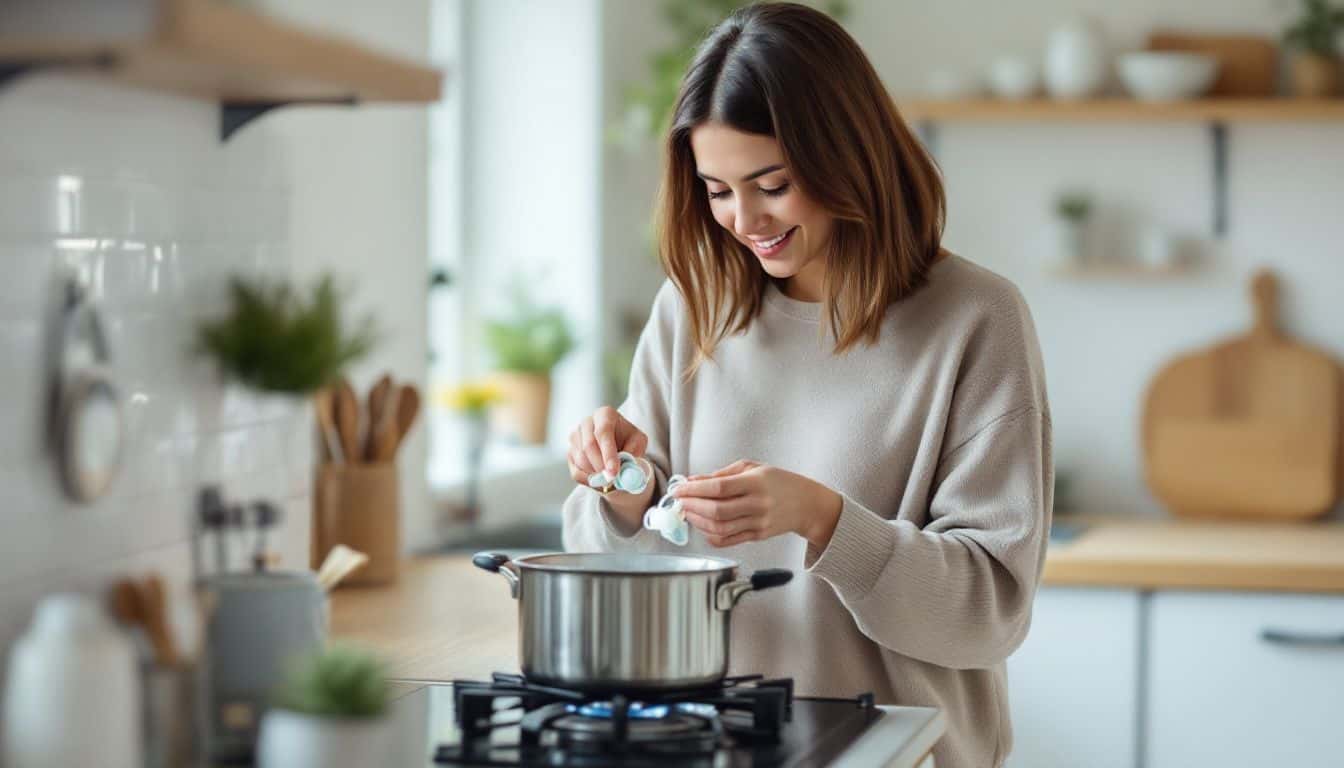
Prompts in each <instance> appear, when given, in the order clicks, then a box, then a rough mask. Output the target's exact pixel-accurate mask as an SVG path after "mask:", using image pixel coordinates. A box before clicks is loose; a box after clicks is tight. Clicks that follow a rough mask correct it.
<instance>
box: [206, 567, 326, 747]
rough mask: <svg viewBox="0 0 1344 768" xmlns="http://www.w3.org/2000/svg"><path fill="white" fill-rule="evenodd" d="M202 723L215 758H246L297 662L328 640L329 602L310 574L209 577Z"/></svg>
mask: <svg viewBox="0 0 1344 768" xmlns="http://www.w3.org/2000/svg"><path fill="white" fill-rule="evenodd" d="M206 585H207V588H208V590H209V592H210V593H211V594H213V596H214V597H213V598H212V601H213V603H214V610H213V611H212V613H211V616H210V622H209V632H208V635H207V637H206V644H207V650H206V654H207V659H208V663H207V667H206V675H207V679H208V684H207V685H206V693H205V696H206V702H205V703H206V712H207V715H206V726H207V728H208V731H209V737H208V741H209V744H210V748H209V754H210V756H211V757H212V758H214V759H216V760H229V761H232V760H249V759H251V757H252V754H253V748H254V746H255V744H256V739H257V729H258V728H259V726H260V724H261V717H262V715H264V714H265V712H266V708H267V707H268V706H269V703H270V700H271V697H272V695H273V694H274V693H275V689H276V686H277V685H279V684H280V682H281V681H282V680H283V679H284V675H285V672H286V671H287V670H288V668H289V665H290V664H291V663H292V662H293V661H294V660H295V659H296V658H298V657H301V656H303V655H304V654H307V653H311V652H313V651H315V650H317V649H319V648H320V647H321V646H322V644H323V643H324V642H325V640H326V636H327V597H326V592H325V591H324V590H323V589H322V588H321V587H320V586H319V585H318V583H317V577H316V575H315V574H313V573H311V572H308V571H273V572H258V573H228V574H223V575H220V576H215V577H212V578H209V579H207V580H206Z"/></svg>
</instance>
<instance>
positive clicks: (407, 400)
mask: <svg viewBox="0 0 1344 768" xmlns="http://www.w3.org/2000/svg"><path fill="white" fill-rule="evenodd" d="M419 413H420V390H418V389H416V388H415V385H414V384H404V385H402V387H401V395H400V396H399V397H398V398H397V440H396V443H394V444H393V446H392V452H393V453H396V451H397V449H398V448H400V447H401V444H402V442H403V441H404V440H405V439H406V433H407V432H410V431H411V427H412V426H414V424H415V417H416V415H417V414H419ZM389 458H390V457H389Z"/></svg>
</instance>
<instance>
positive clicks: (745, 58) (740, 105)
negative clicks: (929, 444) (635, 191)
mask: <svg viewBox="0 0 1344 768" xmlns="http://www.w3.org/2000/svg"><path fill="white" fill-rule="evenodd" d="M707 122H715V123H720V124H723V125H727V126H730V127H732V128H734V129H736V130H739V131H743V132H745V133H753V134H760V135H763V136H771V137H773V138H774V139H775V140H776V141H778V142H779V146H780V150H781V152H782V153H783V156H784V162H785V164H786V167H787V168H788V170H789V175H790V180H791V182H792V183H794V184H796V185H797V186H798V188H799V189H801V190H802V191H803V192H804V193H805V194H807V195H808V196H809V197H810V198H812V199H813V200H815V201H817V202H818V203H819V204H820V205H822V206H823V207H824V208H825V209H826V210H827V211H829V212H830V214H831V215H832V216H833V217H834V218H835V222H834V225H833V227H832V234H831V237H830V240H829V244H828V247H827V250H826V253H825V254H824V256H825V258H826V270H825V278H824V287H823V294H824V296H823V301H824V303H823V316H824V317H825V318H826V319H827V321H828V324H829V328H830V330H831V332H832V334H833V335H834V338H835V340H836V345H835V351H836V352H837V353H840V352H844V351H846V350H848V349H850V348H851V347H853V346H854V345H855V344H857V343H858V342H859V341H860V340H862V339H867V340H868V341H869V342H875V341H876V340H877V338H878V335H879V333H880V329H881V323H882V318H883V315H884V314H885V311H886V309H887V307H888V306H889V305H891V304H892V303H893V302H895V301H899V300H900V299H902V298H904V297H905V296H908V295H909V294H910V293H912V292H913V291H915V290H917V289H918V288H919V287H920V286H921V285H923V283H924V281H925V278H926V274H927V272H928V269H929V267H930V265H932V263H933V262H934V260H935V259H936V258H937V257H938V254H939V252H940V249H941V246H940V241H941V240H942V234H943V222H944V219H945V210H946V200H945V197H944V193H943V184H942V180H941V179H940V177H939V172H938V169H937V166H936V165H934V162H933V160H932V158H930V156H929V155H928V153H927V152H925V150H924V147H923V145H921V144H920V142H919V141H918V140H917V139H916V138H915V136H914V134H913V133H912V132H911V130H910V128H909V127H908V126H907V125H906V124H905V122H904V121H903V120H902V119H901V116H900V114H899V113H898V112H897V111H896V105H895V103H894V102H893V101H892V99H891V96H890V95H889V94H888V93H887V91H886V88H885V87H883V85H882V82H881V80H880V79H879V78H878V75H877V72H876V70H874V69H873V66H872V64H871V63H870V62H869V61H868V58H867V57H866V56H865V55H864V53H863V50H862V49H860V48H859V45H858V43H856V42H855V41H854V39H853V38H852V37H850V36H849V34H848V33H847V32H845V30H844V28H843V27H841V26H840V25H839V24H838V23H836V22H835V21H834V20H833V19H831V18H830V17H829V16H827V15H826V14H824V13H822V12H820V11H817V10H814V9H812V8H809V7H807V6H804V5H798V4H795V3H762V4H758V5H750V6H747V7H745V8H742V9H739V10H737V11H735V12H734V13H733V14H732V15H731V16H729V17H728V18H727V19H725V20H724V21H722V22H721V23H719V25H718V26H716V27H715V28H714V29H713V30H711V31H710V33H709V35H708V36H707V37H706V38H705V40H704V42H703V43H702V44H701V45H700V48H699V49H698V51H697V52H696V55H695V58H694V60H693V62H692V63H691V66H690V68H689V69H688V70H687V72H686V76H685V77H684V78H683V80H682V83H681V89H680V92H679V94H678V96H677V102H676V106H675V108H674V110H673V114H672V122H671V127H670V130H669V132H668V135H667V145H666V154H665V158H664V160H665V166H664V174H663V183H662V190H661V192H660V195H659V201H658V213H657V222H656V223H657V227H658V254H659V259H660V260H661V261H662V264H663V268H664V270H666V272H667V274H668V276H669V277H670V278H671V280H672V282H673V283H674V284H675V285H676V287H677V288H678V289H679V290H680V292H681V294H682V296H684V297H685V299H686V304H687V308H688V310H689V314H690V318H689V321H690V330H691V334H692V339H693V341H694V344H695V347H696V350H697V352H696V356H695V360H694V362H693V363H692V364H691V366H690V370H688V371H687V372H686V373H687V375H690V374H691V373H693V372H694V371H695V370H696V369H697V368H698V367H699V366H700V364H701V363H702V362H703V361H704V360H705V359H708V358H710V357H712V356H713V353H714V349H715V348H716V347H717V346H718V344H719V342H720V341H722V340H723V338H724V337H725V336H727V335H729V334H730V333H738V332H741V331H744V330H746V328H747V327H748V325H750V323H751V321H752V320H753V319H755V318H756V316H757V315H758V314H759V313H760V310H761V303H762V299H763V292H764V289H765V287H766V281H767V280H769V279H770V277H769V276H768V275H766V274H765V273H764V271H763V270H762V269H761V268H760V266H759V264H757V262H756V258H755V256H754V255H752V253H751V252H750V251H749V250H748V249H747V248H746V246H744V245H742V244H741V243H740V242H738V241H737V240H736V239H735V238H734V237H733V236H732V235H731V234H730V233H729V232H727V231H726V230H724V229H723V227H721V226H720V225H719V224H718V222H716V221H715V220H714V217H713V215H712V213H711V212H710V208H709V197H708V191H707V189H706V187H705V183H704V181H702V180H701V179H700V178H699V177H698V176H696V165H695V156H694V154H693V153H692V151H691V131H692V130H693V129H694V128H696V127H697V126H699V125H702V124H704V123H707ZM823 327H825V326H823Z"/></svg>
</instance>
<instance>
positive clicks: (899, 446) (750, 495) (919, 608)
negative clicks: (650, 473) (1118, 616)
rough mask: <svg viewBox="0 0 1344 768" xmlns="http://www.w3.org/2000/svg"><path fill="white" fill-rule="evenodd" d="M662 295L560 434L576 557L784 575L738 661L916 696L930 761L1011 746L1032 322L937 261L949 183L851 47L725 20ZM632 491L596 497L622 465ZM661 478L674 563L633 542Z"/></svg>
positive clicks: (1039, 386) (1021, 599)
mask: <svg viewBox="0 0 1344 768" xmlns="http://www.w3.org/2000/svg"><path fill="white" fill-rule="evenodd" d="M666 146H667V150H666V152H667V154H666V168H665V174H666V175H665V178H664V183H663V193H662V197H661V200H660V203H659V205H660V212H659V216H660V223H661V232H660V256H661V260H662V263H663V267H664V269H665V270H666V272H667V274H668V276H669V278H670V279H669V281H668V282H667V283H665V284H664V286H663V287H662V289H661V290H660V291H659V293H658V296H657V298H656V300H655V301H654V306H653V310H652V316H651V317H650V319H649V322H648V325H647V327H646V328H645V329H644V332H643V334H642V336H641V338H640V341H639V345H638V348H637V351H636V354H635V361H634V366H633V369H632V371H631V377H630V395H629V398H628V399H627V400H626V402H625V403H624V404H623V405H622V406H621V408H620V409H619V411H618V410H615V409H611V408H602V409H599V410H598V411H597V412H596V413H595V414H594V415H593V416H592V417H590V418H588V419H585V420H584V421H583V423H582V424H580V425H579V426H578V428H577V429H575V431H574V433H573V435H572V436H571V450H570V453H569V464H570V471H571V473H572V475H573V477H574V479H575V481H576V482H578V484H579V485H580V486H581V487H580V488H576V489H575V490H574V491H573V493H572V495H571V496H570V497H569V498H568V500H567V501H566V503H565V509H564V518H565V546H566V548H567V549H570V550H578V551H640V552H650V551H667V552H683V553H705V554H716V555H721V556H724V557H728V558H730V559H733V560H736V561H738V562H740V563H741V564H742V565H743V567H744V569H745V570H747V571H750V570H755V569H759V568H767V567H788V568H793V569H794V570H795V571H797V572H799V575H798V577H797V578H795V579H794V580H793V582H792V583H790V584H789V585H788V587H786V589H785V592H784V593H782V594H781V593H771V594H769V597H768V598H767V597H766V596H765V595H762V596H761V598H759V599H754V600H745V601H743V602H742V603H741V604H740V606H739V607H738V608H737V609H736V610H737V612H736V613H735V615H734V617H733V637H732V645H731V649H730V653H731V663H732V667H733V672H734V673H746V672H751V673H762V674H765V675H767V676H771V675H779V676H789V677H792V678H794V680H795V683H796V685H797V689H798V691H799V692H800V693H801V694H811V695H821V696H854V695H856V694H858V693H861V692H864V691H872V692H873V693H874V694H875V695H876V697H877V700H878V701H879V702H880V703H888V704H906V705H930V706H936V707H938V708H940V709H942V710H943V712H944V713H946V715H947V718H948V723H949V728H948V733H947V735H946V736H945V737H944V738H943V739H942V741H941V742H940V743H939V745H938V747H937V748H936V749H935V750H934V754H935V757H936V760H937V763H938V765H939V768H956V767H957V766H976V767H977V768H979V767H980V766H996V765H999V764H1001V763H1002V762H1003V760H1004V758H1005V756H1006V755H1007V754H1008V751H1009V749H1010V747H1011V744H1012V740H1011V729H1010V725H1009V715H1008V700H1007V690H1006V679H1005V672H1004V659H1006V658H1007V656H1008V655H1009V654H1010V653H1011V652H1012V651H1013V650H1014V649H1015V648H1016V647H1017V646H1018V645H1019V644H1020V643H1021V641H1022V639H1023V637H1024V636H1025V635H1026V633H1027V627H1028V624H1029V622H1030V615H1031V603H1032V598H1033V596H1034V594H1035V590H1036V583H1037V579H1038V577H1039V574H1040V570H1041V565H1042V562H1043V558H1044V553H1045V542H1046V533H1047V530H1048V528H1049V524H1050V515H1051V504H1052V487H1053V464H1052V460H1051V425H1050V411H1049V405H1048V403H1047V401H1046V391H1045V375H1044V373H1043V370H1042V364H1041V357H1040V350H1039V345H1038V342H1037V339H1036V334H1035V329H1034V327H1033V324H1032V321H1031V317H1030V313H1029V311H1028V309H1027V306H1026V304H1025V303H1024V301H1023V299H1022V296H1021V294H1020V293H1019V292H1018V291H1017V289H1016V288H1015V287H1014V286H1013V285H1012V284H1011V283H1009V282H1008V281H1007V280H1005V279H1004V278H1002V277H999V276H998V275H996V274H994V273H992V272H990V271H988V270H986V269H983V268H981V267H978V266H975V265H973V264H972V263H970V262H969V261H966V260H964V259H962V258H961V257H959V256H956V255H953V254H951V253H949V252H947V251H946V250H944V249H942V247H941V245H940V239H941V236H942V229H943V221H944V210H945V203H944V196H943V190H942V185H941V182H940V180H939V176H938V172H937V170H936V168H935V167H934V165H933V163H932V162H931V160H930V159H929V157H928V155H927V154H926V153H925V152H924V150H923V149H922V148H921V146H920V145H919V143H918V142H917V141H916V140H915V138H914V137H913V135H912V134H911V131H910V130H909V128H908V127H907V126H906V125H904V123H903V122H902V121H901V118H900V116H899V115H898V114H897V111H896V109H895V107H894V105H893V103H892V101H891V99H890V97H889V96H888V94H887V92H886V91H885V90H884V88H883V86H882V84H881V82H880V81H879V79H878V77H877V73H876V72H875V71H874V69H873V67H872V65H871V64H870V63H869V62H868V60H867V59H866V58H865V56H864V54H863V52H862V51H861V50H860V49H859V47H858V45H857V44H856V43H855V42H854V41H853V39H852V38H850V37H849V36H848V34H846V32H845V31H844V30H843V29H842V28H841V27H840V26H839V25H838V24H836V23H835V22H834V21H832V20H831V19H829V18H828V17H826V16H825V15H824V14H821V13H819V12H817V11H814V10H811V9H809V8H806V7H804V6H799V5H792V4H769V5H753V6H750V7H747V8H745V9H742V10H740V11H737V12H736V13H734V14H733V15H732V16H731V17H729V18H728V19H727V20H725V21H724V22H722V23H721V24H720V25H719V26H718V27H716V28H715V29H714V30H713V31H712V32H711V33H710V35H709V36H708V38H707V39H706V40H705V42H704V43H703V44H702V46H701V48H700V50H699V51H698V53H697V55H696V58H695V60H694V63H693V64H692V65H691V67H690V70H689V71H688V72H687V74H686V76H685V80H684V81H683V83H682V88H681V92H680V95H679V98H678V101H677V104H676V108H675V113H674V116H673V124H672V127H671V130H670V133H669V135H668V137H667V145H666ZM620 450H625V451H629V452H631V453H634V454H635V455H637V456H642V457H645V458H647V459H648V461H649V463H650V464H651V465H652V466H653V468H654V474H655V475H656V480H657V482H655V483H651V484H650V485H649V487H648V488H646V489H645V491H644V492H643V493H641V494H638V495H634V494H629V493H624V492H620V491H613V492H610V493H608V494H605V495H604V494H602V493H600V492H599V491H597V490H594V489H592V488H589V487H588V484H587V479H588V477H589V476H590V475H591V474H592V473H594V472H597V471H601V470H607V471H611V472H613V473H614V472H615V469H616V468H617V466H618V463H617V458H616V454H617V452H618V451H620ZM672 474H686V475H691V476H692V477H691V481H690V482H687V483H685V484H683V485H681V486H679V487H678V488H677V489H676V490H675V492H674V495H675V496H678V497H679V498H680V499H681V500H682V504H683V508H684V509H685V512H686V517H687V520H688V522H689V523H690V525H691V526H692V528H693V533H692V536H691V541H690V544H689V545H688V546H686V547H684V548H680V547H676V546H675V545H673V544H670V543H668V542H666V541H664V540H663V539H662V538H661V537H660V536H659V535H658V534H657V533H655V532H653V531H649V530H642V529H641V519H642V516H643V513H644V511H645V509H647V508H648V507H649V506H650V505H651V503H652V502H653V501H655V500H656V499H658V498H661V496H662V494H663V493H664V490H663V489H664V488H665V485H666V482H667V478H668V477H669V476H670V475H672Z"/></svg>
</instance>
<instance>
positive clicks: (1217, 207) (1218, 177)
mask: <svg viewBox="0 0 1344 768" xmlns="http://www.w3.org/2000/svg"><path fill="white" fill-rule="evenodd" d="M1209 139H1210V140H1211V141H1212V146H1213V234H1214V235H1215V236H1217V237H1222V236H1224V235H1226V234H1227V124H1226V123H1224V122H1222V121H1218V120H1215V121H1214V122H1212V123H1209Z"/></svg>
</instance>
